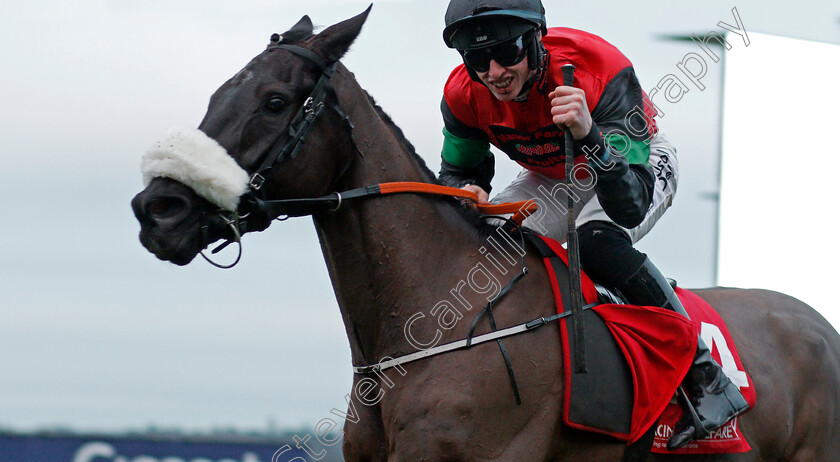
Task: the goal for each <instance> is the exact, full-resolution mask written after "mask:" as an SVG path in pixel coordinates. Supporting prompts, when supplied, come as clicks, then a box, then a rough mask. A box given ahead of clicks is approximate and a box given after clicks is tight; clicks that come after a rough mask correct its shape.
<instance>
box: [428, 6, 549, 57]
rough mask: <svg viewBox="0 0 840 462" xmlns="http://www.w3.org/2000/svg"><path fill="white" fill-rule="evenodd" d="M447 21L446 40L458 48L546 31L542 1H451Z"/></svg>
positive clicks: (450, 46) (482, 45)
mask: <svg viewBox="0 0 840 462" xmlns="http://www.w3.org/2000/svg"><path fill="white" fill-rule="evenodd" d="M445 20H446V28H444V29H443V41H444V43H446V46H448V47H449V48H455V49H457V50H459V51H465V50H470V49H475V48H484V47H488V46H492V45H495V44H497V43H501V42H504V41H506V40H511V39H515V38H517V37H521V36H523V35H525V34H527V33H528V32H532V31H536V30H537V29H538V28H539V29H540V30H541V31H542V33H543V35H545V34H546V32H547V29H546V23H545V8H543V5H542V1H541V0H451V1H450V2H449V8H447V9H446V16H445Z"/></svg>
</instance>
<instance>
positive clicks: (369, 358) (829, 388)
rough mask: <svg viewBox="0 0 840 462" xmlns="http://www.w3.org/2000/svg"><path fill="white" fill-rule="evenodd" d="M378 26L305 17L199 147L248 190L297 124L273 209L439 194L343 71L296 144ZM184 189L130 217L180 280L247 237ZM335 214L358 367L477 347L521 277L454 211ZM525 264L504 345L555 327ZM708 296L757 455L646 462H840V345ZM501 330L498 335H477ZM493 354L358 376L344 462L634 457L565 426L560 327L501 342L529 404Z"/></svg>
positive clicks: (774, 314)
mask: <svg viewBox="0 0 840 462" xmlns="http://www.w3.org/2000/svg"><path fill="white" fill-rule="evenodd" d="M366 18H367V12H365V13H363V14H362V15H359V16H357V17H355V18H351V19H349V20H347V21H343V22H341V23H338V24H336V25H334V26H331V27H329V28H327V29H325V30H324V31H323V32H321V33H320V34H317V35H313V31H312V24H311V22H310V21H309V19H308V18H307V17H304V18H303V19H302V20H301V21H300V22H299V23H298V24H297V25H296V26H295V27H293V28H292V29H291V30H289V31H287V32H286V33H285V34H283V36H282V37H279V38H274V39H273V42H272V44H273V45H270V46H269V48H268V49H267V50H266V51H265V52H263V53H261V54H259V55H258V56H257V57H255V58H254V59H253V60H252V61H251V62H250V63H249V64H248V65H247V66H246V67H245V68H244V69H243V70H242V71H240V72H239V73H238V74H237V75H236V76H234V77H233V78H232V79H231V80H229V81H228V82H226V83H225V84H224V85H223V86H222V87H221V88H219V89H218V91H216V93H215V94H214V95H213V97H212V99H211V102H210V106H209V109H208V112H207V114H206V116H205V118H204V120H203V121H202V123H201V125H200V126H199V129H200V130H201V133H202V135H200V136H204V135H203V134H206V135H207V136H208V137H209V138H211V139H212V140H215V142H218V144H219V145H220V148H219V149H223V150H224V151H222V152H226V153H227V154H228V155H229V156H231V157H232V158H233V159H234V160H235V162H236V164H238V166H239V167H241V168H242V169H244V170H245V171H247V172H248V174H252V173H254V172H256V171H258V170H260V166H261V164H262V163H263V160H264V159H265V158H266V157H267V156H268V153H269V152H272V151H275V149H274V148H275V146H276V145H277V144H276V141H277V140H278V139H281V140H282V139H285V138H288V137H290V136H291V135H287V133H288V132H287V127H288V126H289V125H290V124H293V125H295V126H296V127H298V128H296V130H293V131H295V132H300V131H302V130H304V131H308V130H310V129H311V131H309V134H308V136H306V138H305V140H304V142H303V143H302V144H299V145H296V146H295V147H291V148H289V149H285V148H284V149H283V153H282V154H281V157H282V162H281V163H279V164H278V165H279V166H278V167H277V168H276V169H271V171H270V173H271V174H270V175H267V176H266V177H265V183H264V184H263V185H262V187H261V189H260V192H261V194H263V195H264V197H265V198H266V199H295V198H317V197H322V196H325V195H327V194H330V193H332V192H334V191H346V190H350V189H353V188H358V187H361V186H365V185H370V184H379V183H383V182H391V181H414V182H425V183H433V182H435V176H434V174H432V173H431V172H430V171H429V170H428V169H427V168H426V167H425V166H424V164H423V163H422V161H420V160H419V158H418V157H417V156H416V154H414V152H413V148H412V147H411V145H410V144H409V143H408V142H407V141H405V140H404V138H403V136H402V133H401V132H400V130H399V129H398V128H397V127H395V126H394V125H393V123H392V122H391V121H390V120H389V118H388V117H387V116H385V115H384V114H383V113H382V111H381V110H380V109H379V108H378V107H377V106H376V105H375V104H374V103H373V102H372V100H371V99H370V98H369V96H368V95H367V94H366V93H365V92H364V90H362V88H360V86H359V85H358V84H357V82H356V81H355V79H354V77H353V74H352V73H350V72H349V71H348V70H347V69H346V68H344V67H343V66H342V65H341V64H336V67H335V72H334V74H333V75H332V77H331V78H330V79H328V81H327V87H326V88H327V90H326V91H325V93H324V95H325V96H324V98H325V99H324V101H323V102H324V103H325V104H324V105H323V106H322V107H320V108H317V107H316V109H313V112H318V111H322V114H321V115H320V117H318V118H317V119H313V120H314V121H312V123H311V126H310V127H307V128H305V129H299V128H300V125H299V124H298V122H299V120H297V118H296V114H303V113H304V112H305V111H304V112H299V110H300V108H301V107H302V106H303V105H304V104H305V102H306V100H307V98H308V97H309V96H310V95H311V94H312V93H313V90H314V88H315V87H316V86H317V85H318V83H317V82H319V81H320V78H321V75H322V74H323V73H324V72H325V69H326V68H325V67H324V66H327V67H330V66H331V65H332V64H333V63H337V62H338V60H339V59H340V58H341V57H342V56H343V55H344V53H345V52H346V51H347V49H348V48H349V46H350V44H351V43H352V42H353V40H354V39H355V38H356V36H357V35H358V34H359V32H360V30H361V28H362V25H363V24H364V22H365V19H366ZM280 45H296V46H297V47H299V48H290V47H286V46H280ZM301 48H302V49H304V50H307V51H301ZM307 53H314V56H313V55H308V54H307ZM319 61H324V62H319ZM307 104H308V103H307ZM316 104H317V101H316ZM310 106H312V105H310ZM310 109H312V107H310ZM348 121H349V122H348ZM350 122H352V124H353V125H354V128H351V127H350ZM281 144H282V143H281ZM287 144H288V143H287ZM177 179H178V177H177V176H176V177H175V179H173V178H154V179H151V181H150V182H149V184H148V186H147V187H146V189H145V190H144V191H143V192H141V193H140V194H138V195H137V196H136V197H135V198H134V200H133V201H132V207H133V208H134V211H135V214H136V215H137V218H138V220H139V221H140V223H141V232H140V240H141V242H142V243H143V245H144V246H145V247H146V248H148V249H149V251H151V252H152V253H154V254H155V255H156V256H158V258H161V259H164V260H169V261H172V262H174V263H176V264H179V265H185V264H187V263H189V262H190V261H191V260H192V259H193V258H194V257H195V256H196V255H197V254H198V252H199V251H200V250H202V249H203V248H205V247H206V246H207V245H208V244H209V243H211V242H213V241H216V240H217V239H220V238H231V237H232V236H231V235H232V234H234V232H233V231H232V230H231V229H232V225H231V224H230V223H229V222H227V221H226V218H225V216H226V215H225V214H222V213H217V210H218V209H219V205H218V203H219V201H213V202H211V200H208V198H207V195H206V194H202V195H199V194H198V193H197V192H196V187H192V188H190V187H187V186H185V184H184V181H181V180H178V181H176V180H177ZM246 179H247V177H246ZM187 183H189V182H187ZM199 189H200V188H199ZM329 205H330V207H329V208H331V209H336V208H337V210H335V211H327V210H324V209H322V208H321V209H318V208H316V209H313V210H312V215H313V220H314V222H315V227H316V229H317V233H318V237H319V239H320V243H321V247H322V249H323V254H324V259H325V261H326V264H327V267H328V269H329V274H330V278H331V280H332V284H333V289H334V290H335V294H336V298H337V301H338V305H339V307H340V310H341V316H342V318H343V320H344V325H345V327H346V332H347V337H348V339H349V342H350V347H351V351H352V358H353V362H354V364H355V365H363V364H370V363H376V362H378V361H380V360H381V359H382V358H385V357H397V356H400V355H404V354H408V353H412V352H414V351H416V350H417V346H418V345H421V346H422V345H424V344H430V343H432V342H433V341H435V340H437V341H438V342H439V343H444V342H449V341H455V340H459V339H463V338H465V337H466V336H467V333H468V330H469V328H470V325H469V324H470V320H471V319H472V315H474V314H475V313H476V312H477V311H478V309H474V310H473V311H472V313H470V309H469V307H483V306H484V304H486V302H487V293H488V292H491V291H493V290H497V289H498V287H497V286H498V285H504V284H505V283H506V282H507V281H508V280H509V279H510V278H511V277H512V275H514V274H515V273H516V272H517V271H518V269H517V265H518V263H517V265H512V266H509V267H508V269H510V271H509V272H507V274H503V273H501V272H499V271H498V270H494V269H493V267H492V265H491V264H492V263H493V262H491V261H490V260H489V259H488V258H487V255H486V253H487V249H486V247H487V243H488V237H489V236H490V235H491V234H492V230H491V229H490V227H489V226H487V225H481V224H480V223H479V221H478V220H477V219H476V216H474V214H473V213H472V212H470V211H465V209H464V208H463V207H461V206H460V205H458V203H457V202H455V201H453V200H451V199H443V198H439V197H430V196H421V195H412V194H401V195H393V196H382V197H379V198H369V199H361V200H354V201H351V200H347V201H345V202H344V203H343V204H336V203H331V204H329ZM337 205H340V207H337ZM266 226H267V224H265V223H263V224H261V225H259V226H256V229H257V230H261V229H262V228H265V227H266ZM524 261H525V265H526V266H527V268H528V269H529V270H530V272H529V274H528V275H527V277H524V278H522V279H521V282H519V284H518V285H517V286H516V287H515V288H514V290H512V291H511V292H510V293H508V294H507V295H506V296H505V297H504V298H503V299H501V301H500V302H499V303H498V305H497V306H496V308H495V311H494V312H495V314H496V323H497V324H498V325H499V327H500V328H501V327H505V326H511V325H515V324H519V323H521V322H524V321H528V320H531V319H535V318H538V317H540V316H548V315H550V314H553V313H554V310H555V308H554V302H553V296H552V292H551V289H550V288H549V286H548V285H547V276H546V270H545V268H544V266H543V265H542V262H541V260H540V259H539V257H537V256H536V255H535V253H534V252H533V251H531V249H529V252H528V254H527V256H526V257H525V260H524ZM496 263H499V261H496ZM497 268H498V269H504V264H502V265H499V266H497ZM477 269H481V271H477ZM780 270H784V268H783V267H780ZM278 271H284V269H283V267H282V266H281V267H280V269H278ZM482 271H483V272H482ZM494 271H495V274H491V273H493V272H494ZM561 277H565V276H564V275H561ZM271 281H272V282H271V283H272V284H273V283H275V282H274V281H276V278H274V279H271ZM465 281H468V282H470V284H469V286H467V284H465ZM260 285H261V284H260V283H257V284H255V286H256V287H258V286H260ZM696 293H697V294H699V295H700V296H701V297H703V298H704V299H706V300H707V301H708V302H709V303H710V304H712V305H713V306H715V307H716V308H717V309H718V311H719V313H720V315H721V316H722V317H723V318H724V319H725V321H726V322H727V323H728V325H729V328H730V330H731V332H732V334H733V336H734V337H735V339H736V340H737V341H738V346H739V352H740V355H741V358H742V360H743V364H744V366H745V367H746V369H747V371H748V372H749V373H750V375H751V377H752V379H753V381H754V384H755V387H756V391H757V395H758V402H757V405H756V407H755V408H754V409H753V410H751V411H750V412H748V413H747V414H745V415H744V416H742V417H741V418H740V426H741V429H742V431H743V433H744V434H745V435H746V436H747V439H748V440H749V443H750V445H751V446H752V448H753V450H752V451H751V452H748V453H744V454H737V455H727V456H660V455H655V454H654V455H651V459H652V460H672V459H678V460H698V461H700V460H704V461H705V460H732V461H777V460H791V461H794V460H795V461H815V460H817V461H825V460H838V459H840V338H839V337H838V335H837V333H836V332H835V331H834V329H833V328H832V327H831V326H830V325H829V324H828V323H827V322H826V321H825V320H824V319H823V318H822V317H820V316H819V315H818V314H817V313H816V312H815V311H814V310H813V309H811V308H810V307H808V306H806V305H805V304H803V303H801V302H799V301H797V300H795V299H793V298H791V297H788V296H785V295H782V294H779V293H775V292H770V291H764V290H740V289H720V288H717V289H702V290H697V291H696ZM443 301H448V302H447V303H442V302H443ZM456 308H457V309H456ZM461 317H463V319H461ZM411 321H413V322H411ZM407 326H410V329H408V328H407ZM488 330H489V328H488V327H487V325H486V322H485V323H484V324H480V325H479V328H478V331H477V333H483V332H487V331H488ZM492 343H493V342H490V343H487V344H482V345H478V346H475V347H473V348H471V349H467V350H461V351H456V352H452V353H447V354H443V355H439V356H434V357H430V358H426V359H424V360H420V361H416V362H412V363H410V364H406V365H405V366H404V368H402V369H399V368H398V369H391V370H389V371H388V372H387V374H386V373H384V372H381V373H379V374H367V375H362V374H357V375H355V378H354V388H353V392H352V401H351V406H349V409H348V419H347V421H346V424H345V427H344V436H343V438H344V439H343V450H344V456H345V458H346V459H347V460H350V461H386V460H387V461H423V460H425V461H490V460H493V461H526V460H527V461H533V460H545V461H570V460H619V459H620V458H621V455H622V453H623V450H624V447H625V443H622V442H620V441H618V440H615V439H612V438H609V437H606V436H600V435H597V434H594V433H585V432H581V431H578V430H573V429H570V428H568V427H565V426H564V425H563V424H562V420H561V397H562V393H563V382H562V380H561V377H562V374H561V372H562V367H563V364H562V356H561V352H560V350H559V345H560V338H559V330H558V329H557V328H556V327H553V326H552V327H544V328H542V329H538V330H535V331H533V332H530V333H527V334H522V335H518V336H515V337H510V338H508V339H506V340H505V345H506V347H507V350H508V352H509V354H510V360H511V363H512V364H513V366H514V369H515V371H516V375H517V380H518V386H519V392H520V394H521V398H522V404H521V405H517V404H516V402H515V401H514V399H513V398H512V395H511V383H510V381H509V377H508V373H507V371H506V368H505V366H504V363H503V361H502V360H501V355H500V352H499V349H498V347H497V346H496V345H493V344H492Z"/></svg>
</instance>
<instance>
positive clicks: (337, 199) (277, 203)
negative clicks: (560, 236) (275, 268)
mask: <svg viewBox="0 0 840 462" xmlns="http://www.w3.org/2000/svg"><path fill="white" fill-rule="evenodd" d="M274 39H275V38H274V37H272V42H275V40H274ZM278 40H279V39H278ZM276 49H285V50H287V51H289V52H291V53H293V54H295V55H297V56H300V57H302V58H304V59H306V60H309V61H311V62H312V63H314V64H315V65H316V66H318V68H320V70H321V76H320V78H319V79H318V82H317V83H316V84H315V87H314V88H313V89H312V92H311V93H310V95H309V97H307V98H306V100H305V101H304V103H303V105H302V106H301V108H300V109H299V110H298V112H297V114H295V116H294V118H293V119H292V121H291V123H290V124H289V127H288V129H287V131H286V133H285V136H280V138H278V139H277V141H276V142H275V143H274V144H273V145H272V147H271V149H270V150H269V151H268V152H267V154H266V155H265V157H264V158H263V159H262V162H260V166H259V167H258V168H257V169H256V171H254V173H252V174H251V175H250V178H249V184H248V185H249V191H248V192H246V193H245V194H244V195H242V196H241V197H240V203H239V207H238V209H237V210H236V211H235V212H225V211H219V212H217V214H218V215H219V216H221V217H222V218H223V219H224V220H225V225H226V226H228V227H230V228H231V231H232V236H233V237H232V238H228V239H227V240H226V241H225V242H224V243H222V244H221V245H219V246H218V247H216V248H215V249H214V250H213V251H212V253H214V254H215V253H218V252H219V251H221V250H222V249H224V248H225V247H227V246H228V245H230V244H231V243H234V242H236V243H237V244H238V245H239V253H238V255H237V257H236V260H235V261H234V262H233V263H232V264H230V265H227V266H223V265H219V264H217V263H215V262H213V261H212V260H211V259H209V258H208V257H207V256H206V255H204V253H203V252H202V253H201V255H202V257H204V259H205V260H207V261H208V262H210V263H211V264H212V265H214V266H217V267H219V268H232V267H233V266H235V265H236V264H237V263H238V262H239V260H240V258H241V257H242V243H241V237H242V235H243V234H245V233H248V232H253V231H263V230H265V229H266V228H268V226H269V225H270V224H271V222H272V221H273V220H281V221H282V220H286V219H288V218H290V217H299V216H307V215H314V214H318V213H326V212H336V211H338V210H339V209H340V208H341V206H342V205H343V204H344V202H345V201H349V200H356V199H362V198H370V197H380V196H385V195H390V194H405V193H413V194H425V195H433V196H448V197H458V198H462V199H468V200H471V201H473V203H476V204H475V206H476V208H477V209H478V210H480V211H481V212H483V213H485V214H486V215H487V216H488V217H492V216H494V215H498V214H513V216H512V217H511V218H510V219H507V218H503V217H497V218H501V219H502V220H505V221H508V222H509V223H511V222H512V223H513V226H514V227H515V228H517V229H518V228H519V225H521V224H522V221H523V220H524V219H525V218H526V217H528V216H530V215H531V214H533V213H534V212H535V211H536V210H537V204H536V202H535V201H533V200H530V201H522V202H513V203H504V204H478V203H477V202H478V196H477V195H476V194H475V193H473V192H470V191H466V190H463V189H459V188H452V187H448V186H441V185H436V184H429V183H418V182H393V183H380V184H372V185H367V186H363V187H361V188H355V189H350V190H347V191H343V192H334V193H331V194H328V195H326V196H322V197H312V198H299V199H278V200H266V199H265V198H264V197H265V194H264V192H263V191H262V190H261V189H262V187H263V185H264V184H265V181H266V179H267V178H269V177H270V176H271V174H272V172H273V171H274V170H275V169H276V168H277V167H278V166H279V165H281V164H282V163H283V162H285V161H286V160H287V159H289V158H294V157H296V156H297V154H298V152H299V150H300V148H301V146H302V145H303V142H304V139H305V138H306V136H307V135H308V134H309V132H310V131H311V129H312V127H313V125H314V124H315V122H316V121H317V120H318V117H319V116H320V115H321V114H322V113H323V110H324V107H325V103H326V100H327V93H328V89H329V81H330V79H331V78H332V76H333V74H334V72H335V69H336V66H337V64H338V62H335V63H332V64H328V63H326V62H325V61H324V60H323V59H322V58H321V57H320V56H318V55H317V54H315V53H313V52H312V51H310V50H307V49H305V48H303V47H299V46H297V45H286V44H277V45H273V46H269V47H268V48H267V49H266V52H271V51H273V50H276ZM332 108H333V109H334V110H335V111H336V113H337V114H338V115H339V116H340V117H341V118H342V120H343V121H344V122H345V123H346V124H347V126H348V128H349V130H350V132H351V140H352V130H353V123H352V121H351V120H350V118H349V117H348V116H347V114H345V112H344V111H343V110H342V109H341V106H340V105H339V104H338V102H337V101H334V102H333V103H332ZM352 143H353V149H354V154H356V153H358V152H359V150H358V147H357V146H356V143H355V141H353V142H352ZM354 158H355V156H353V157H351V159H350V162H349V163H348V164H347V166H346V167H345V168H344V169H343V170H342V171H341V173H340V174H339V178H340V177H341V176H342V175H343V174H344V173H345V172H346V171H347V170H348V167H349V166H350V163H352V161H353V159H354ZM207 229H208V227H207V226H206V225H205V226H202V233H203V234H205V239H206V232H207ZM519 231H520V235H522V231H521V230H519ZM522 236H523V239H524V235H522ZM523 245H524V242H523ZM526 274H528V269H527V267H525V260H524V255H523V260H522V271H521V272H520V274H518V275H516V276H515V277H514V278H513V279H512V280H511V281H510V282H508V284H507V285H506V286H505V287H504V288H502V290H501V291H500V293H499V294H498V295H497V296H496V297H495V298H494V299H493V300H492V301H490V302H489V303H488V304H487V306H486V307H485V308H484V309H483V310H482V311H481V312H480V313H479V314H478V315H477V316H476V317H475V319H474V320H473V323H472V326H471V327H470V332H469V336H468V338H466V339H465V340H461V341H458V342H454V343H450V344H446V345H442V346H440V347H437V348H431V349H428V350H424V351H421V352H418V353H414V354H411V355H408V356H403V357H400V358H398V359H395V360H390V361H385V362H383V363H380V364H377V365H373V366H361V367H354V368H353V370H354V372H355V373H357V374H364V373H367V372H371V371H376V370H381V369H384V368H388V367H394V366H397V365H400V364H404V363H406V362H411V361H415V360H417V359H421V358H424V357H428V356H433V355H436V354H440V353H445V352H447V351H453V350H457V349H462V348H470V347H472V346H474V345H478V344H480V343H484V342H487V341H490V340H496V342H497V343H498V344H499V348H500V350H501V353H502V357H503V359H504V362H505V367H506V368H507V371H508V375H509V377H510V381H511V386H512V387H513V393H514V397H515V398H516V402H517V404H521V403H522V401H521V398H520V395H519V389H518V386H517V384H516V377H515V375H514V372H513V366H512V365H511V362H510V358H509V356H508V353H507V350H506V349H505V347H504V344H503V343H502V338H504V337H508V336H511V335H515V334H518V333H521V332H525V331H528V330H532V329H535V328H537V327H540V326H542V325H545V324H547V323H549V322H551V321H554V320H556V319H560V318H562V317H564V316H563V315H555V316H552V317H550V318H539V319H536V320H533V321H530V322H527V323H524V324H520V325H519V326H514V327H512V328H506V329H503V330H497V328H496V322H495V319H494V316H493V306H494V305H495V303H496V302H497V301H498V300H499V299H501V298H502V297H503V296H504V295H505V294H507V293H508V292H509V291H510V290H511V289H512V288H513V286H514V285H515V284H516V283H517V282H519V281H520V280H521V279H522V278H523V277H524V276H525V275H526ZM484 315H487V317H488V319H489V322H490V327H491V330H492V331H491V332H490V333H488V334H484V335H479V336H477V337H473V333H474V332H475V328H476V326H477V324H478V321H479V320H480V319H481V318H482V317H483V316H484Z"/></svg>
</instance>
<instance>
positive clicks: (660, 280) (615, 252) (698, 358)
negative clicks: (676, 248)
mask: <svg viewBox="0 0 840 462" xmlns="http://www.w3.org/2000/svg"><path fill="white" fill-rule="evenodd" d="M580 243H581V245H580V254H581V264H582V266H583V268H584V269H585V270H586V271H587V273H588V274H589V276H590V277H592V279H593V280H595V281H598V282H600V283H603V284H608V285H611V286H613V287H616V288H618V290H619V291H621V293H622V294H623V295H624V296H625V297H627V298H628V300H629V301H630V302H631V303H633V304H636V305H643V306H658V307H662V308H666V309H669V310H672V311H676V312H677V313H680V314H682V315H683V316H685V317H689V316H688V313H687V312H686V311H685V308H684V307H683V305H682V303H680V300H679V298H677V295H676V294H675V293H674V289H673V288H671V285H670V284H669V283H668V280H667V279H665V276H663V275H662V273H661V272H659V270H658V269H657V268H656V266H654V265H653V263H652V262H651V261H650V260H649V259H648V258H647V256H646V255H645V254H643V253H641V252H639V251H638V250H636V249H634V248H633V245H632V243H631V241H630V238H629V237H628V235H627V234H626V233H625V232H624V231H622V230H621V229H619V228H618V227H617V226H616V225H615V224H613V223H608V222H604V221H595V222H590V223H587V224H585V225H583V226H582V227H581V229H580ZM683 385H684V387H685V388H686V389H687V390H688V393H689V395H690V403H689V406H687V407H688V408H687V409H686V412H685V413H684V414H683V416H682V417H681V418H680V420H679V422H677V425H676V428H675V429H674V434H673V435H672V436H671V438H670V440H669V441H668V449H676V448H679V447H682V446H684V445H686V444H687V443H689V442H690V441H693V440H696V439H702V438H705V437H706V436H708V435H709V433H710V432H711V431H713V430H715V429H716V428H718V427H720V426H722V425H723V424H725V423H726V422H728V421H729V420H731V419H732V418H733V417H735V416H737V415H739V414H741V413H743V412H744V411H746V410H747V407H748V405H747V402H746V400H745V399H744V397H743V396H742V395H741V392H740V391H739V389H738V386H737V385H735V384H734V383H732V382H731V381H730V380H729V378H728V377H727V376H726V374H724V373H723V370H722V369H721V367H720V365H718V363H717V362H715V360H714V359H713V358H712V355H711V352H710V351H709V348H708V346H706V344H705V343H704V342H703V340H702V339H698V343H697V352H696V353H695V355H694V361H693V363H692V365H691V368H690V369H689V371H688V374H687V375H686V377H685V379H684V381H683Z"/></svg>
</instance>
